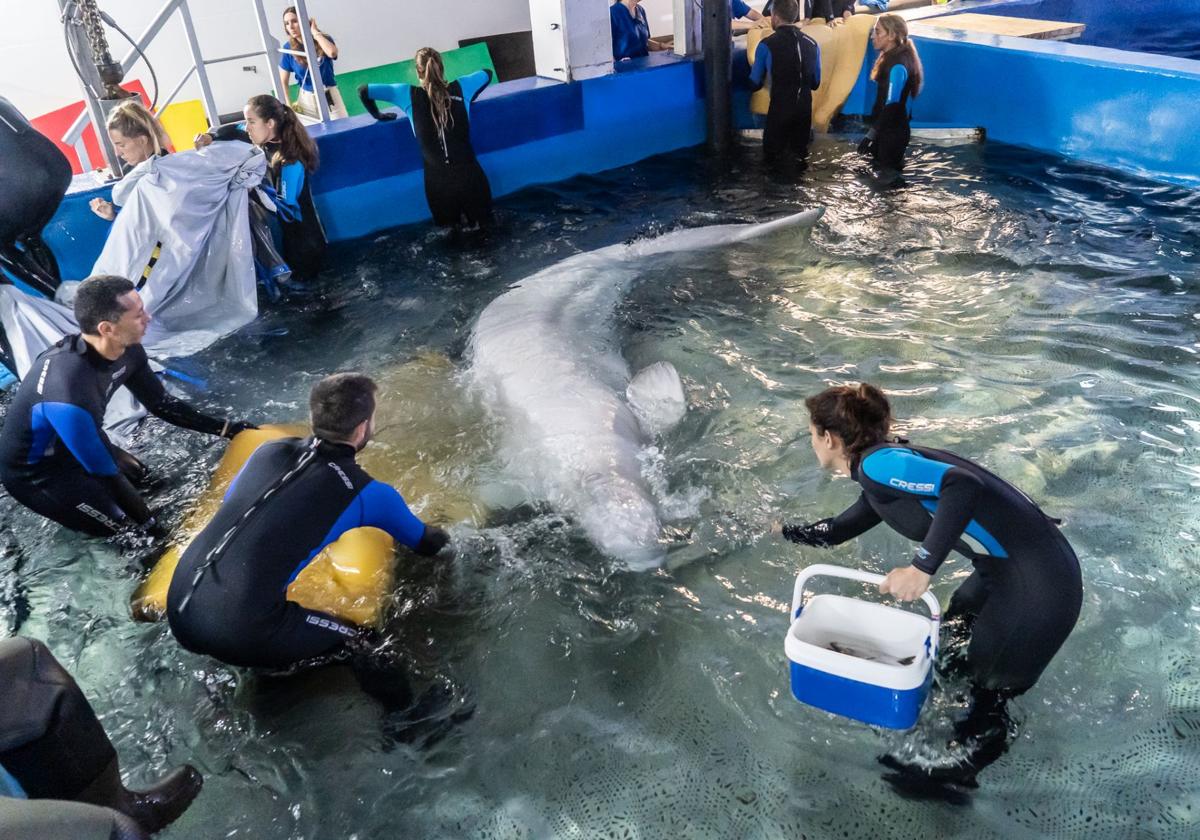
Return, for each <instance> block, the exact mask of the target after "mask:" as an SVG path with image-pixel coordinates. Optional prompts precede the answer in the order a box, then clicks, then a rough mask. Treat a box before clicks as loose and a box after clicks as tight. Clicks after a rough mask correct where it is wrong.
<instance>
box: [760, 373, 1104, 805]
mask: <svg viewBox="0 0 1200 840" xmlns="http://www.w3.org/2000/svg"><path fill="white" fill-rule="evenodd" d="M805 406H807V408H808V411H809V418H810V425H809V431H810V432H811V434H812V448H813V452H814V453H815V454H816V456H817V461H818V462H820V464H821V466H822V467H823V468H824V469H826V470H829V471H831V472H835V473H839V474H842V475H849V476H850V478H852V479H853V480H854V481H855V482H857V483H858V484H859V485H861V486H862V495H861V496H859V499H858V501H857V502H855V503H854V504H853V505H851V506H850V507H849V508H847V509H846V510H845V511H843V512H842V513H840V514H839V515H837V516H835V517H833V518H832V519H823V520H821V521H820V522H816V523H813V524H809V525H785V526H782V528H780V530H781V532H782V534H783V536H784V537H785V538H786V539H789V540H791V541H792V542H796V543H800V544H801V545H809V546H817V547H827V546H834V545H840V544H842V543H844V542H847V541H848V540H852V539H854V538H855V537H857V536H860V535H861V534H864V533H866V532H867V531H869V530H870V529H871V528H874V527H875V526H876V525H878V524H879V523H880V522H884V523H886V524H887V525H889V526H891V527H892V528H893V529H894V530H896V531H898V532H899V533H900V534H902V535H904V536H905V537H907V538H908V539H910V540H913V541H920V543H921V545H920V546H919V547H918V548H917V550H916V553H915V554H914V556H913V559H912V562H911V563H910V564H909V565H906V566H902V567H900V568H896V569H893V570H892V571H891V572H890V573H889V574H888V575H887V577H886V578H885V579H884V581H883V583H881V584H880V586H879V590H880V591H881V592H883V593H890V594H892V595H894V596H895V597H896V598H898V599H900V600H901V601H912V600H916V599H917V598H920V597H921V595H923V594H924V593H925V590H927V589H928V588H929V584H930V582H931V581H932V579H933V576H934V575H935V574H937V571H938V569H939V567H940V566H941V565H942V563H943V562H944V561H945V560H946V558H947V557H948V556H949V554H950V552H951V551H955V552H957V553H959V554H961V555H962V556H964V557H966V558H968V559H969V560H970V561H971V563H972V565H973V566H974V571H973V572H972V574H971V576H970V577H968V578H967V580H966V581H965V582H963V584H962V585H961V586H959V587H958V589H957V590H956V591H955V592H954V595H953V597H952V598H951V599H950V607H949V610H948V611H947V613H946V618H947V620H948V621H949V622H951V628H950V629H952V630H953V629H954V627H955V624H959V625H961V628H962V630H964V631H966V632H969V634H970V644H969V646H968V648H967V657H966V666H967V671H968V673H969V674H970V678H971V700H972V702H971V708H970V710H969V712H968V714H967V717H966V718H965V719H964V720H962V721H960V722H959V723H958V724H957V726H956V729H957V735H958V740H959V741H960V742H962V743H963V744H964V745H965V746H966V747H967V753H966V757H965V758H963V759H962V760H961V761H959V762H957V763H956V764H954V765H952V766H950V767H942V768H932V769H926V768H919V767H915V766H909V765H904V764H901V763H900V762H899V761H898V760H897V759H895V758H893V757H891V756H886V757H884V758H883V759H881V760H882V761H883V763H884V764H886V765H887V766H889V767H891V768H893V769H895V770H897V771H899V772H900V773H901V774H902V776H903V777H904V778H905V779H907V780H910V781H917V782H921V783H927V782H934V783H938V784H947V783H950V784H959V785H965V786H972V787H973V786H975V775H976V774H977V773H978V772H979V771H980V770H982V769H983V768H984V767H986V766H988V765H989V764H991V763H992V762H993V761H995V760H996V759H998V758H999V757H1000V756H1001V755H1002V754H1003V752H1004V750H1005V749H1006V747H1007V739H1008V735H1009V724H1010V721H1009V718H1008V715H1007V711H1006V706H1007V702H1008V700H1009V699H1010V698H1012V697H1016V696H1017V695H1019V694H1023V693H1024V692H1026V691H1028V690H1029V689H1030V688H1032V687H1033V685H1034V683H1036V682H1037V680H1038V678H1039V677H1040V676H1041V674H1042V671H1043V670H1044V669H1045V668H1046V666H1047V665H1049V664H1050V660H1051V659H1052V658H1053V657H1054V655H1055V654H1056V653H1057V652H1058V649H1059V648H1060V647H1062V644H1063V642H1065V641H1066V639H1067V636H1069V635H1070V633H1071V630H1072V629H1073V628H1074V626H1075V621H1076V619H1078V617H1079V610H1080V606H1081V604H1082V601H1083V585H1082V582H1081V576H1080V570H1079V561H1078V559H1076V557H1075V552H1074V551H1073V550H1072V548H1071V545H1070V543H1068V542H1067V540H1066V538H1065V537H1064V536H1063V535H1062V532H1061V531H1059V529H1058V527H1057V525H1058V523H1057V521H1056V520H1053V519H1051V518H1050V517H1048V516H1046V514H1044V513H1043V512H1042V511H1041V509H1040V508H1038V506H1037V505H1036V504H1034V503H1033V501H1032V500H1031V499H1030V498H1029V497H1028V496H1026V495H1025V494H1024V493H1022V492H1021V491H1020V490H1018V489H1017V488H1016V487H1013V486H1012V485H1011V484H1009V483H1007V482H1006V481H1004V480H1003V479H1001V478H1000V477H998V476H996V475H994V474H993V473H991V472H989V471H988V470H986V469H984V468H983V467H981V466H979V465H978V464H976V463H974V462H972V461H968V460H967V459H965V458H960V457H959V456H957V455H954V454H952V453H950V452H946V451H944V450H941V449H930V448H927V447H923V446H914V445H912V444H910V443H908V442H907V441H903V440H898V439H897V440H889V439H888V435H889V434H890V432H891V426H892V410H891V406H890V405H889V404H888V400H887V397H885V396H884V394H883V392H882V391H880V390H879V389H878V388H876V387H875V386H873V385H868V384H866V383H863V384H861V385H857V386H852V385H841V386H836V387H833V388H827V389H825V390H824V391H822V392H821V393H819V394H817V395H815V396H812V397H809V398H808V399H807V400H805Z"/></svg>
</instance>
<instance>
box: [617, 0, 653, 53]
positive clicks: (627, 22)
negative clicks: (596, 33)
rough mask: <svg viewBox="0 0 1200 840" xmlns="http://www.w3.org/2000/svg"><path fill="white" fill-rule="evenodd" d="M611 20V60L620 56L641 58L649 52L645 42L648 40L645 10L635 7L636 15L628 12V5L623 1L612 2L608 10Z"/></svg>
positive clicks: (648, 32) (648, 25) (648, 28)
mask: <svg viewBox="0 0 1200 840" xmlns="http://www.w3.org/2000/svg"><path fill="white" fill-rule="evenodd" d="M608 16H609V18H610V19H611V20H612V42H613V60H614V61H620V60H621V59H622V58H641V57H642V56H644V55H649V54H650V48H649V47H647V46H646V42H647V41H649V40H650V24H649V22H648V21H647V20H646V10H645V9H643V8H642V7H641V6H638V7H637V17H636V18H635V17H634V16H633V15H631V14H629V7H628V6H626V5H625V4H624V3H613V4H612V6H611V7H610V8H609V10H608Z"/></svg>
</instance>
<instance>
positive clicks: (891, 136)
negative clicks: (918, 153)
mask: <svg viewBox="0 0 1200 840" xmlns="http://www.w3.org/2000/svg"><path fill="white" fill-rule="evenodd" d="M877 127H878V133H877V134H876V135H875V163H877V164H878V165H879V166H881V167H883V168H885V169H892V170H895V171H896V172H899V171H901V170H902V169H904V153H905V151H907V150H908V141H909V140H911V139H912V129H911V128H910V126H909V119H908V114H907V113H906V112H904V111H903V110H901V109H899V108H897V109H895V112H894V113H893V110H892V109H890V108H889V109H886V110H885V111H884V113H883V115H882V116H881V117H880V119H879V125H878V126H877Z"/></svg>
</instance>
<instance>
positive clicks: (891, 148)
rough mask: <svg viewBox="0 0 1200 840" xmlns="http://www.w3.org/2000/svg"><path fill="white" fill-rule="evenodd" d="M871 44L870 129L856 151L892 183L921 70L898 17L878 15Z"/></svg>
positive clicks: (900, 160) (905, 142)
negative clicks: (874, 54) (873, 52)
mask: <svg viewBox="0 0 1200 840" xmlns="http://www.w3.org/2000/svg"><path fill="white" fill-rule="evenodd" d="M871 43H872V45H873V46H874V47H875V49H876V51H877V52H878V53H879V57H878V58H876V59H875V66H874V67H872V68H871V79H872V80H873V81H874V82H875V107H874V108H872V109H871V117H870V123H871V128H870V129H869V130H868V131H867V136H866V137H864V138H863V140H862V142H861V143H860V144H859V146H858V150H859V152H861V153H862V154H864V155H869V156H870V157H871V159H872V162H873V163H874V164H875V166H876V168H877V169H878V170H879V173H878V174H879V177H880V178H881V179H884V180H886V181H894V180H896V179H897V178H898V177H899V176H900V171H901V170H902V169H903V168H904V152H905V150H906V149H907V148H908V141H909V139H910V137H911V130H910V128H909V122H910V115H909V111H908V102H909V100H910V99H915V98H916V96H917V94H919V93H920V92H921V86H922V84H924V81H925V71H924V69H923V68H922V66H921V57H920V56H919V55H917V48H916V46H914V45H913V42H912V41H911V40H909V37H908V24H907V23H905V22H904V18H902V17H900V16H899V15H880V17H879V20H877V21H876V22H875V28H874V29H872V30H871Z"/></svg>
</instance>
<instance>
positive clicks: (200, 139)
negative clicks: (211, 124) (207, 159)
mask: <svg viewBox="0 0 1200 840" xmlns="http://www.w3.org/2000/svg"><path fill="white" fill-rule="evenodd" d="M212 141H213V137H212V135H211V134H197V135H196V136H195V137H193V138H192V142H193V143H194V144H195V145H196V148H197V149H203V148H204V147H205V146H210V145H212Z"/></svg>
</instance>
